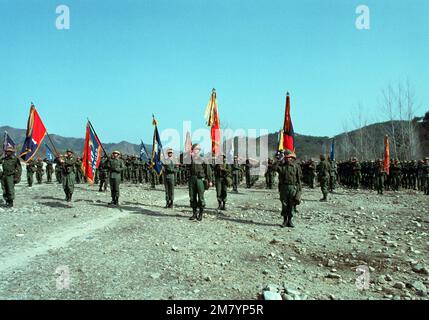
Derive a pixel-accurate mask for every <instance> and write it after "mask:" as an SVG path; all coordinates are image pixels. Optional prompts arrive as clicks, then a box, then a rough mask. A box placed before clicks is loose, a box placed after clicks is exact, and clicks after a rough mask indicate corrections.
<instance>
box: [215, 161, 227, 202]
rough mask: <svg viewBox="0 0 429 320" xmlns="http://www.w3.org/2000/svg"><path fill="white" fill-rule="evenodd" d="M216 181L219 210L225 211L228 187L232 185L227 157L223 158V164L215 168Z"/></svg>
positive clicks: (216, 165)
mask: <svg viewBox="0 0 429 320" xmlns="http://www.w3.org/2000/svg"><path fill="white" fill-rule="evenodd" d="M214 180H215V186H216V198H217V202H218V209H220V210H225V209H226V208H225V204H226V199H227V196H228V186H229V185H230V184H231V168H230V167H229V165H228V164H227V163H226V157H225V156H224V157H223V163H218V164H215V166H214Z"/></svg>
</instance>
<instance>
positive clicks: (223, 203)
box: [220, 201, 226, 210]
mask: <svg viewBox="0 0 429 320" xmlns="http://www.w3.org/2000/svg"><path fill="white" fill-rule="evenodd" d="M225 205H226V203H225V201H223V202H222V207H221V208H220V209H221V210H226V207H225Z"/></svg>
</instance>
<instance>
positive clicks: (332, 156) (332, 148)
mask: <svg viewBox="0 0 429 320" xmlns="http://www.w3.org/2000/svg"><path fill="white" fill-rule="evenodd" d="M329 158H330V159H331V160H335V140H334V139H332V143H331V154H330V156H329Z"/></svg>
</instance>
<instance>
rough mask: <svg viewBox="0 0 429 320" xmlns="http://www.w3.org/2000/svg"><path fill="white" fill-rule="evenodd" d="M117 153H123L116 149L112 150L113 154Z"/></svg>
mask: <svg viewBox="0 0 429 320" xmlns="http://www.w3.org/2000/svg"><path fill="white" fill-rule="evenodd" d="M115 153H116V154H121V153H120V152H119V151H118V150H115V151H113V152H112V154H115Z"/></svg>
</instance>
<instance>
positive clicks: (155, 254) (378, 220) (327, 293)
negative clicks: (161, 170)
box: [0, 182, 429, 300]
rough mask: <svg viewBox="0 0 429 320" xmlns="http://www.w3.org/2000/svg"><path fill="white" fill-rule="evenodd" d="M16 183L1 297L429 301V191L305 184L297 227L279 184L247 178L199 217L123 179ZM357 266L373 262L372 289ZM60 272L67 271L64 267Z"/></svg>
mask: <svg viewBox="0 0 429 320" xmlns="http://www.w3.org/2000/svg"><path fill="white" fill-rule="evenodd" d="M121 192H122V194H121V198H120V202H121V206H120V208H111V207H109V206H107V203H108V202H109V201H110V197H109V192H107V193H104V192H98V190H97V187H94V186H87V185H84V184H81V185H77V186H76V191H75V195H74V201H73V203H72V204H71V205H69V204H67V203H66V202H65V201H64V194H63V192H62V188H61V186H60V185H57V184H55V183H54V184H42V185H37V184H36V185H34V186H33V187H32V188H28V187H27V186H26V184H25V183H24V182H21V184H20V185H18V186H17V192H16V193H17V199H16V201H15V203H16V206H15V208H13V209H6V208H4V207H0V244H1V249H0V298H1V299H260V298H263V297H264V294H265V298H267V299H268V298H273V296H274V298H275V297H281V298H283V299H286V300H288V299H289V300H292V299H407V300H410V299H428V296H427V287H428V286H429V274H428V273H429V268H428V260H429V253H428V252H429V250H428V249H429V237H428V226H429V198H428V197H427V196H424V195H423V194H422V193H421V192H415V191H401V192H396V193H394V192H386V194H385V195H384V196H378V195H377V194H376V192H370V191H367V190H360V191H355V190H347V189H341V188H340V189H338V190H337V192H336V193H335V194H333V195H332V196H331V199H330V201H329V202H328V203H320V202H319V201H318V200H319V198H320V195H321V194H320V191H319V190H318V189H305V190H304V194H303V200H304V201H303V203H302V204H301V205H300V206H299V207H298V209H299V213H298V214H297V217H296V219H295V226H296V227H295V228H294V229H289V228H286V229H283V228H280V223H281V222H282V218H281V217H280V202H279V200H278V193H277V192H276V190H265V189H263V188H262V186H260V185H257V186H256V188H255V189H244V188H240V189H239V193H238V194H234V193H229V194H228V202H227V209H228V210H227V211H224V212H218V211H217V210H216V209H214V208H216V207H217V201H216V193H215V190H214V189H210V190H209V191H208V192H206V200H207V207H208V209H207V213H206V214H205V216H204V218H203V221H202V222H196V221H189V220H188V218H189V217H190V216H191V210H190V208H189V199H188V192H187V188H186V187H177V188H176V201H175V204H176V206H175V208H174V209H164V208H163V206H164V204H165V201H164V191H163V186H157V189H156V190H150V189H149V188H148V186H147V185H139V186H136V185H130V184H123V185H122V190H121ZM358 266H366V267H367V268H368V270H369V273H368V274H369V283H368V286H367V287H366V289H363V290H362V289H361V287H358V286H357V285H356V279H357V278H358V277H360V276H359V274H358V273H357V272H356V268H357V267H358ZM61 270H63V272H62V273H61Z"/></svg>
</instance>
